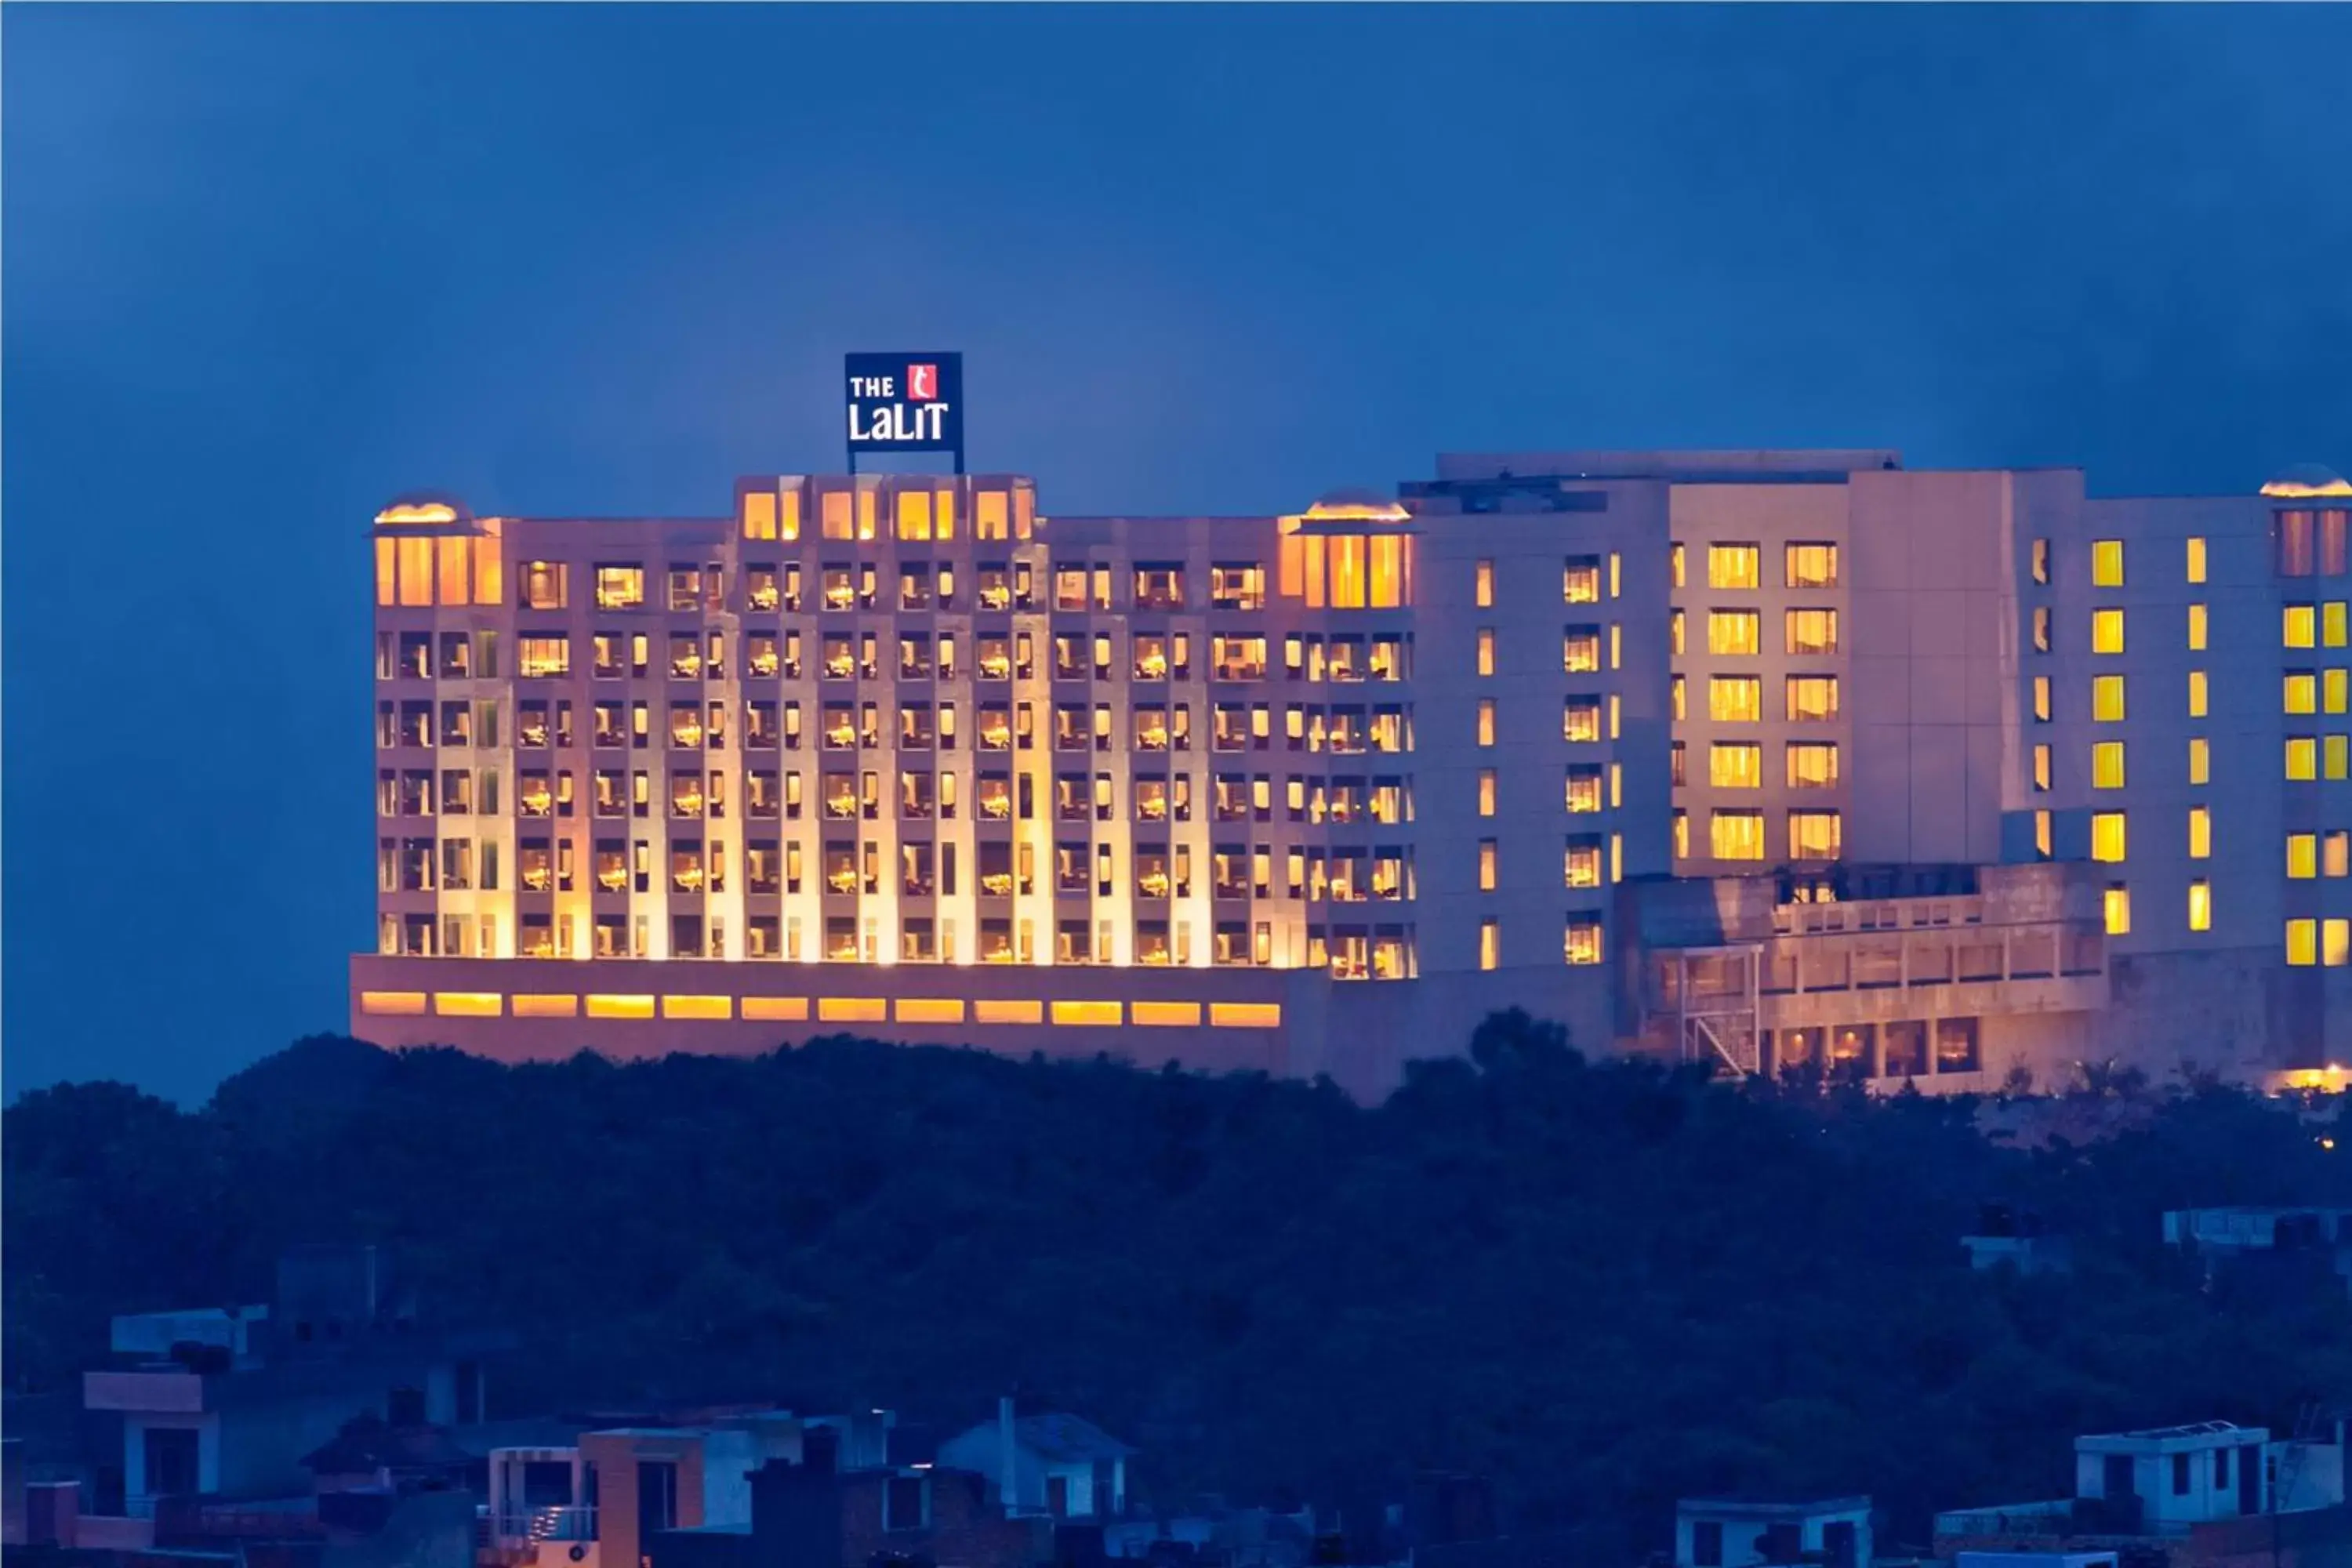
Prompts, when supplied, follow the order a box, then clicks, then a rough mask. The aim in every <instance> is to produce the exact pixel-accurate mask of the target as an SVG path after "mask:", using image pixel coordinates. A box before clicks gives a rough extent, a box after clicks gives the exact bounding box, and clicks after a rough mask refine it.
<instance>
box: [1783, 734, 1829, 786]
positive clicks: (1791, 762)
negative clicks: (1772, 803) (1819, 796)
mask: <svg viewBox="0 0 2352 1568" xmlns="http://www.w3.org/2000/svg"><path fill="white" fill-rule="evenodd" d="M1788 767H1789V787H1790V789H1834V788H1836V787H1837V782H1838V749H1837V743H1836V742H1833V741H1792V742H1790V744H1789V752H1788Z"/></svg>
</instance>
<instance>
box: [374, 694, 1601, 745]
mask: <svg viewBox="0 0 2352 1568" xmlns="http://www.w3.org/2000/svg"><path fill="white" fill-rule="evenodd" d="M586 707H587V711H588V718H589V725H588V729H587V731H586V732H587V738H588V741H589V743H590V744H591V745H593V746H595V747H598V748H609V749H612V750H616V751H618V750H635V751H644V750H646V749H648V748H650V747H651V746H652V745H653V744H654V742H655V736H656V731H655V728H654V724H655V718H656V714H655V709H654V705H653V704H651V703H647V702H630V703H623V702H618V701H614V702H593V703H589V704H587V705H586ZM1041 709H1043V710H1044V717H1045V719H1046V720H1047V721H1048V723H1047V725H1046V727H1045V731H1044V733H1045V735H1046V737H1047V738H1048V741H1049V743H1050V746H1051V749H1053V750H1055V751H1057V752H1087V751H1091V752H1110V751H1114V750H1116V749H1117V745H1116V742H1117V738H1118V723H1117V717H1116V713H1115V710H1113V708H1112V706H1111V704H1109V703H1107V702H1097V703H1095V704H1093V705H1091V706H1089V705H1087V704H1086V703H1079V702H1060V703H1054V704H1051V705H1050V706H1048V705H1045V704H1039V703H1031V702H1014V703H1002V702H996V703H987V702H984V703H981V704H979V705H978V707H977V708H976V710H974V711H975V729H974V731H973V735H972V749H973V750H974V751H978V752H1013V751H1021V752H1025V751H1031V750H1034V749H1035V747H1036V745H1037V742H1038V735H1039V732H1040V731H1039V724H1038V720H1039V718H1040V710H1041ZM730 711H732V710H730V707H729V705H728V704H727V703H724V702H707V703H705V702H672V703H670V704H669V705H668V712H667V725H666V726H665V728H664V731H663V733H664V734H665V735H666V736H667V743H668V745H669V746H670V747H671V748H672V749H676V750H685V751H704V750H708V751H713V752H723V751H725V750H726V749H727V734H728V722H729V719H728V716H729V714H730ZM884 711H885V710H884V709H883V707H882V705H881V704H879V703H876V702H864V703H854V704H853V703H849V702H827V703H824V704H821V705H820V706H819V708H818V724H817V730H816V734H817V742H818V749H819V750H821V751H828V752H848V751H878V750H881V749H883V748H884V747H885V746H886V745H891V746H895V747H896V749H898V750H899V751H919V752H928V751H931V750H933V749H937V750H939V751H942V752H952V751H954V750H955V749H956V746H957V741H958V736H959V733H960V727H959V723H958V712H959V710H958V709H957V707H956V705H955V704H954V703H952V702H941V703H938V704H936V705H935V704H932V703H929V702H901V703H898V704H897V707H896V712H897V720H898V722H897V724H896V725H895V727H892V726H887V725H886V724H885V721H884V718H883V714H884ZM1193 711H1194V710H1192V708H1190V707H1188V706H1184V705H1181V704H1179V705H1177V706H1174V707H1169V706H1166V705H1163V704H1158V703H1144V704H1139V705H1137V706H1135V707H1133V708H1131V709H1129V711H1128V723H1127V725H1126V730H1127V738H1128V749H1129V751H1131V752H1139V753H1147V754H1148V753H1152V752H1189V751H1191V750H1192V714H1193ZM1606 711H1607V713H1608V729H1609V733H1610V735H1611V736H1612V738H1614V736H1615V734H1616V731H1617V713H1618V709H1617V702H1616V699H1615V698H1614V697H1612V698H1610V699H1609V701H1608V706H1607V710H1606ZM1602 712H1603V707H1602V702H1601V699H1600V698H1597V697H1584V698H1570V699H1569V700H1568V702H1567V703H1566V705H1565V707H1564V709H1563V713H1564V715H1565V716H1564V718H1563V719H1562V734H1563V737H1564V738H1565V739H1568V740H1570V741H1598V740H1599V739H1601V714H1602ZM742 716H743V721H744V724H743V742H742V743H743V749H744V750H745V751H751V752H761V751H775V750H778V749H780V748H781V749H782V750H784V751H788V752H795V751H799V750H800V749H801V746H802V743H803V738H804V736H805V735H806V733H807V731H806V728H805V726H804V725H803V722H802V718H803V708H802V705H801V704H800V703H798V702H786V703H782V704H778V703H774V702H747V703H744V704H743V705H742ZM1208 717H1209V733H1208V746H1207V749H1208V750H1209V751H1211V752H1245V751H1255V752H1267V751H1273V750H1276V745H1275V740H1276V727H1275V709H1274V707H1273V705H1272V704H1270V703H1264V702H1256V703H1240V702H1220V703H1216V704H1214V705H1213V706H1212V707H1210V708H1209V710H1208ZM580 735H581V731H579V730H578V729H577V728H576V727H575V725H574V723H573V706H572V703H570V702H567V701H556V702H553V703H550V702H545V701H530V702H522V703H519V704H517V705H516V724H515V745H516V746H517V747H518V748H519V749H520V750H524V751H540V750H544V749H546V748H547V747H548V746H550V745H551V744H552V745H554V746H556V747H560V748H568V747H572V746H574V745H577V744H578V743H579V741H580ZM1280 737H1281V741H1282V745H1281V748H1280V749H1281V750H1284V751H1289V752H1309V753H1321V752H1330V753H1331V754H1333V755H1339V756H1345V755H1351V754H1359V753H1364V752H1410V751H1412V749H1413V727H1412V710H1410V709H1409V708H1407V707H1405V706H1404V705H1402V704H1398V703H1381V704H1379V705H1376V706H1370V707H1365V706H1360V705H1350V704H1345V703H1342V704H1339V705H1337V706H1333V707H1329V708H1325V707H1320V706H1316V707H1302V706H1299V705H1297V704H1295V703H1286V704H1285V705H1284V706H1283V708H1282V710H1281V730H1280ZM376 744H377V745H378V746H379V747H382V748H384V749H387V750H390V749H394V748H400V747H406V748H411V749H416V750H430V749H432V748H433V747H435V746H436V745H438V746H442V747H452V746H457V747H463V746H474V745H480V746H484V747H495V746H497V745H498V744H499V702H498V700H496V699H482V700H477V701H472V702H467V701H458V700H449V701H443V702H440V703H437V704H436V703H433V702H424V701H418V702H401V703H393V702H379V703H378V704H376Z"/></svg>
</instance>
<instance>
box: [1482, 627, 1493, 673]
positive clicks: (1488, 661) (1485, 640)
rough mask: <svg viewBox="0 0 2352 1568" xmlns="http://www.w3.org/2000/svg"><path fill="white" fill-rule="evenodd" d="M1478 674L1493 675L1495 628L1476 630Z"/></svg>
mask: <svg viewBox="0 0 2352 1568" xmlns="http://www.w3.org/2000/svg"><path fill="white" fill-rule="evenodd" d="M1478 673H1479V674H1481V675H1492V674H1494V673H1495V628H1494V627H1492V626H1480V627H1479V628H1478Z"/></svg>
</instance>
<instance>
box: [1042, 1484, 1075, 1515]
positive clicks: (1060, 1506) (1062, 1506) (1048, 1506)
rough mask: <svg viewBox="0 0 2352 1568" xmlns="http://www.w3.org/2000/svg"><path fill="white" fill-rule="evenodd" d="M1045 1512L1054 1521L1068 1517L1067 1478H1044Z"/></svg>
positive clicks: (1068, 1489)
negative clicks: (1051, 1516)
mask: <svg viewBox="0 0 2352 1568" xmlns="http://www.w3.org/2000/svg"><path fill="white" fill-rule="evenodd" d="M1045 1511H1046V1512H1048V1513H1050V1514H1052V1515H1053V1516H1054V1517H1055V1519H1067V1518H1069V1517H1070V1478H1069V1477H1067V1476H1047V1477H1046V1478H1045Z"/></svg>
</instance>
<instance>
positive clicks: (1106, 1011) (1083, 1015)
mask: <svg viewBox="0 0 2352 1568" xmlns="http://www.w3.org/2000/svg"><path fill="white" fill-rule="evenodd" d="M1050 1013H1051V1016H1052V1017H1053V1020H1054V1022H1055V1023H1056V1024H1061V1025H1066V1026H1085V1027H1088V1028H1102V1027H1108V1026H1116V1025H1118V1023H1119V1022H1120V1021H1121V1019H1122V1017H1123V1014H1122V1012H1121V1010H1120V1006H1119V1004H1118V1003H1116V1002H1055V1003H1054V1004H1053V1005H1052V1006H1051V1008H1050Z"/></svg>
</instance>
